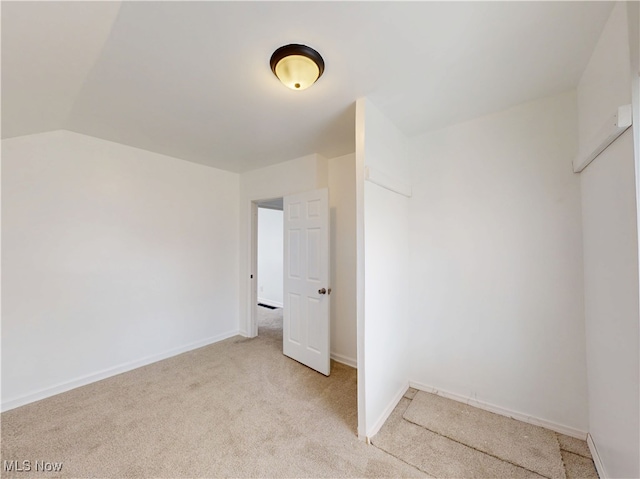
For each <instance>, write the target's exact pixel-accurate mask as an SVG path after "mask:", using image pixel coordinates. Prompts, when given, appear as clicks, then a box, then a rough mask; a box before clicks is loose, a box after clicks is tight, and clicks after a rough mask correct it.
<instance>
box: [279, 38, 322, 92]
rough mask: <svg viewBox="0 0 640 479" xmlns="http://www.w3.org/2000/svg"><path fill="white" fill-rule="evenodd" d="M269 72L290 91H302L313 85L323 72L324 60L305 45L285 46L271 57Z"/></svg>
mask: <svg viewBox="0 0 640 479" xmlns="http://www.w3.org/2000/svg"><path fill="white" fill-rule="evenodd" d="M270 63H271V71H272V72H273V74H274V75H275V76H277V77H278V79H279V80H280V81H281V82H282V83H283V84H284V85H285V86H287V87H289V88H291V89H292V90H304V89H306V88H309V87H310V86H311V85H313V84H314V83H315V82H316V80H317V79H318V78H320V77H321V76H322V73H323V72H324V60H323V59H322V57H321V56H320V54H319V53H318V52H317V51H315V50H314V49H313V48H311V47H308V46H306V45H297V44H291V45H285V46H283V47H280V48H278V49H277V50H276V51H275V52H273V55H271V62H270Z"/></svg>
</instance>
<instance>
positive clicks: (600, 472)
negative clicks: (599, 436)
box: [587, 434, 609, 479]
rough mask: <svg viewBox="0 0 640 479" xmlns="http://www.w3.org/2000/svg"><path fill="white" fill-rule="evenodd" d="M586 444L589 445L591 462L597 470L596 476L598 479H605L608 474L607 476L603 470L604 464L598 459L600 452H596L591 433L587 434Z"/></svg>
mask: <svg viewBox="0 0 640 479" xmlns="http://www.w3.org/2000/svg"><path fill="white" fill-rule="evenodd" d="M587 446H589V451H590V452H591V457H592V458H593V463H594V464H595V466H596V471H598V476H600V479H607V478H608V477H609V476H607V473H606V472H605V471H604V464H603V463H602V459H600V454H598V449H597V448H596V443H595V442H593V438H592V437H591V434H587Z"/></svg>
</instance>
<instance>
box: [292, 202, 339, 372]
mask: <svg viewBox="0 0 640 479" xmlns="http://www.w3.org/2000/svg"><path fill="white" fill-rule="evenodd" d="M330 292H331V290H330V289H329V190H327V189H321V190H315V191H309V192H305V193H300V194H297V195H290V196H285V197H284V324H283V351H284V354H285V355H287V356H289V357H290V358H292V359H295V360H296V361H299V362H301V363H302V364H305V365H306V366H309V367H310V368H312V369H315V370H316V371H318V372H320V373H322V374H324V375H326V376H328V375H329V372H330V368H331V366H330V357H329V353H330V344H329V294H330Z"/></svg>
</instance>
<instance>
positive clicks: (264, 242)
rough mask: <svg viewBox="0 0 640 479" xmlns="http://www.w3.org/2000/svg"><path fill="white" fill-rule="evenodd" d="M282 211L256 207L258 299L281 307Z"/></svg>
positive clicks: (282, 263)
mask: <svg viewBox="0 0 640 479" xmlns="http://www.w3.org/2000/svg"><path fill="white" fill-rule="evenodd" d="M282 218H283V216H282V211H278V210H272V209H268V208H258V301H259V302H260V303H265V304H269V305H271V306H276V307H278V308H281V307H282V305H283V302H282V301H283V298H282V286H283V279H282V268H283V265H284V246H283V241H284V239H283V226H282Z"/></svg>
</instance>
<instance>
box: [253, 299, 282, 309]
mask: <svg viewBox="0 0 640 479" xmlns="http://www.w3.org/2000/svg"><path fill="white" fill-rule="evenodd" d="M258 303H262V304H266V305H267V306H273V307H274V308H284V304H282V303H279V302H278V301H273V300H271V299H265V298H258Z"/></svg>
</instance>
